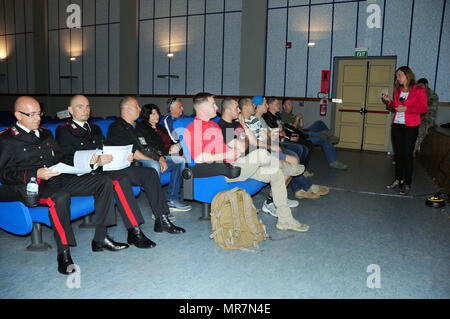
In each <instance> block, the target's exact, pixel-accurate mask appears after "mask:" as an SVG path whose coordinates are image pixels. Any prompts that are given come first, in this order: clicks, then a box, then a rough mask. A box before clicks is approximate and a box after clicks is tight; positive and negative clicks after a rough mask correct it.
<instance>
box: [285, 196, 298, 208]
mask: <svg viewBox="0 0 450 319" xmlns="http://www.w3.org/2000/svg"><path fill="white" fill-rule="evenodd" d="M287 203H288V205H289V207H290V208H295V207H297V206H298V204H299V203H298V200H295V199H289V198H288V199H287Z"/></svg>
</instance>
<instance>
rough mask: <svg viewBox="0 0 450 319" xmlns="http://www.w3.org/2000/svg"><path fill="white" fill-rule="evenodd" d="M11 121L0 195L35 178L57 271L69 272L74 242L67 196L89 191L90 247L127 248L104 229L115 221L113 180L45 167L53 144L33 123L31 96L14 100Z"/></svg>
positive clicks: (12, 197) (4, 197)
mask: <svg viewBox="0 0 450 319" xmlns="http://www.w3.org/2000/svg"><path fill="white" fill-rule="evenodd" d="M14 112H15V113H14V115H15V116H16V118H17V122H16V124H15V125H13V126H12V127H11V128H10V129H8V130H6V131H4V132H3V134H2V135H1V136H0V181H1V182H2V184H3V186H0V201H5V202H6V201H23V199H24V195H23V194H24V193H25V188H26V184H27V183H28V182H29V181H30V180H31V178H32V177H34V178H36V179H37V181H38V183H39V198H40V202H41V203H42V204H44V203H46V204H47V205H49V207H50V208H49V219H50V222H51V224H52V227H53V233H54V237H55V241H56V245H57V247H58V257H57V260H58V271H59V272H60V273H62V274H65V275H67V274H69V273H70V272H69V270H68V267H69V266H70V265H72V264H73V261H72V257H71V256H70V249H69V246H76V241H75V236H74V233H73V230H72V227H71V224H70V197H71V196H87V195H94V197H95V214H94V223H95V235H94V239H93V240H92V250H93V251H102V250H104V249H107V250H111V251H117V250H121V249H125V248H128V245H127V244H122V243H117V242H114V241H113V240H111V239H110V238H109V237H108V235H107V226H110V225H114V224H115V221H116V220H115V212H114V200H113V199H114V198H113V184H112V181H111V179H110V178H109V177H108V176H106V175H90V174H86V175H83V176H76V175H68V174H61V173H60V172H57V171H53V170H50V169H49V168H48V167H51V166H53V165H54V164H57V163H58V162H59V160H58V159H57V155H56V153H57V152H58V145H57V143H56V141H55V139H54V138H53V135H52V133H51V132H50V131H49V130H47V129H44V128H42V127H39V124H40V122H41V116H42V112H41V108H40V105H39V103H38V102H37V101H36V100H35V99H34V98H32V97H28V96H22V97H19V98H18V99H17V100H16V103H15V105H14Z"/></svg>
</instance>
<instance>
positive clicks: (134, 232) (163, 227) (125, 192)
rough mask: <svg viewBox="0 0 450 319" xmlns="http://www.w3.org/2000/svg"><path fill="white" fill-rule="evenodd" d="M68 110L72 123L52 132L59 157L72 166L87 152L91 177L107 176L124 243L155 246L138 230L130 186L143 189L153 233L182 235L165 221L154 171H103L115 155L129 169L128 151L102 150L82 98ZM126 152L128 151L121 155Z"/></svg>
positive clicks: (99, 134) (140, 220) (101, 138)
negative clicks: (125, 235)
mask: <svg viewBox="0 0 450 319" xmlns="http://www.w3.org/2000/svg"><path fill="white" fill-rule="evenodd" d="M68 110H69V113H70V114H71V115H72V121H70V122H69V123H68V124H66V125H63V126H60V127H58V128H57V129H56V140H57V141H58V144H59V146H60V150H61V152H62V154H63V156H62V158H63V160H62V161H63V162H64V163H66V164H69V165H72V164H73V162H72V159H73V158H74V154H78V153H79V152H80V151H83V152H87V151H90V152H91V154H92V155H91V157H90V161H89V164H90V165H91V167H92V169H93V170H94V174H96V175H108V176H109V177H110V178H111V179H112V180H113V184H114V190H115V192H114V196H115V199H116V203H117V206H118V208H119V212H120V215H121V217H122V219H123V221H124V224H125V227H126V228H127V230H128V238H127V242H128V243H129V244H131V245H135V246H136V247H138V248H152V247H154V246H155V245H156V244H155V243H154V242H153V241H151V240H150V239H149V238H147V237H146V236H145V235H144V233H143V232H142V230H141V229H140V227H139V226H140V225H142V224H144V218H143V216H142V213H141V210H140V208H139V204H138V202H137V200H136V198H135V197H134V194H133V190H132V185H137V186H142V187H144V189H145V195H146V196H147V199H148V201H149V204H150V205H151V207H152V209H153V211H154V214H155V216H156V221H155V227H154V230H155V231H156V232H162V231H166V232H168V233H171V234H179V233H184V232H185V230H184V229H183V228H181V227H177V226H175V225H174V224H173V223H172V222H171V221H170V220H169V219H168V216H167V215H168V213H169V209H168V207H167V204H166V203H165V201H164V200H161V199H163V198H164V193H163V191H162V188H161V184H160V183H159V182H156V181H159V178H158V175H157V174H156V171H154V170H152V169H147V168H144V167H136V166H131V167H127V168H123V169H119V170H115V168H121V167H123V165H121V163H118V164H117V165H118V166H117V165H114V166H113V167H111V168H110V169H111V170H110V169H105V168H106V167H107V166H109V165H111V164H113V162H114V160H115V159H116V158H117V157H119V156H120V154H119V151H120V152H121V153H122V155H121V157H122V158H124V157H125V156H126V158H127V162H128V164H127V166H129V165H130V163H131V162H132V161H133V153H132V147H127V146H125V147H117V146H105V137H104V136H103V133H102V131H101V130H100V128H99V127H98V126H97V125H95V124H93V123H88V122H87V120H88V119H89V117H90V104H89V100H88V99H87V98H86V97H85V96H83V95H75V96H74V97H72V99H71V100H70V105H69V107H68ZM116 148H118V149H119V151H117V149H116ZM115 149H116V152H115ZM126 149H128V151H126V153H125V155H123V152H124V150H126ZM102 150H103V151H102ZM106 153H108V154H106ZM111 153H113V154H111ZM88 154H89V153H88Z"/></svg>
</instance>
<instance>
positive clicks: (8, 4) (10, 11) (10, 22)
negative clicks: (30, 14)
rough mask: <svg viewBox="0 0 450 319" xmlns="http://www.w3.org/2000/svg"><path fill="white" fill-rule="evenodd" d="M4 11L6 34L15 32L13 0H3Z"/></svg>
mask: <svg viewBox="0 0 450 319" xmlns="http://www.w3.org/2000/svg"><path fill="white" fill-rule="evenodd" d="M5 12H6V17H5V23H6V34H12V33H15V25H14V0H5Z"/></svg>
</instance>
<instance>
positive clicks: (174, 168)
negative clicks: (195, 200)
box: [139, 156, 186, 201]
mask: <svg viewBox="0 0 450 319" xmlns="http://www.w3.org/2000/svg"><path fill="white" fill-rule="evenodd" d="M165 159H166V162H167V171H168V172H170V181H169V187H168V189H167V200H168V201H171V200H173V201H178V200H179V198H180V189H181V182H182V176H181V173H182V172H183V170H184V168H185V167H186V162H185V160H184V157H182V156H165ZM139 162H141V163H142V166H144V167H151V168H154V169H155V170H156V172H157V173H158V176H159V177H160V178H161V166H160V165H159V162H158V161H155V160H151V161H149V160H140V161H139Z"/></svg>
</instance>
